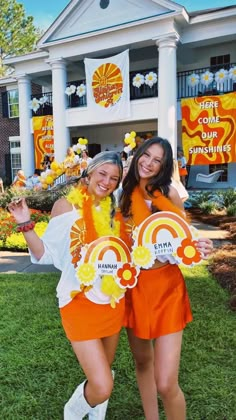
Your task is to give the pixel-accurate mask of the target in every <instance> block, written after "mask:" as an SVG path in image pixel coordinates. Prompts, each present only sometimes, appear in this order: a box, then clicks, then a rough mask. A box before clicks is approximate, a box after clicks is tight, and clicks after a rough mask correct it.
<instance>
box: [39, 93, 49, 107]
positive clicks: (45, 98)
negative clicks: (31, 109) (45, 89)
mask: <svg viewBox="0 0 236 420" xmlns="http://www.w3.org/2000/svg"><path fill="white" fill-rule="evenodd" d="M47 101H48V97H47V96H46V95H43V96H42V97H41V98H40V99H39V103H40V105H44V104H45V103H46V102H47Z"/></svg>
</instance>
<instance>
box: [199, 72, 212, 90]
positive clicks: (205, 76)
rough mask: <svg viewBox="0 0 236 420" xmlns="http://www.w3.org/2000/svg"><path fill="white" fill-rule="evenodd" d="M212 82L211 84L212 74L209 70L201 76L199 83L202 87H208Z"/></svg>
mask: <svg viewBox="0 0 236 420" xmlns="http://www.w3.org/2000/svg"><path fill="white" fill-rule="evenodd" d="M212 82H213V73H211V72H210V71H209V70H207V71H205V73H203V74H201V83H202V84H203V85H204V86H209V85H210V84H211V83H212Z"/></svg>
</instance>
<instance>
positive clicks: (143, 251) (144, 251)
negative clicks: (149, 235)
mask: <svg viewBox="0 0 236 420" xmlns="http://www.w3.org/2000/svg"><path fill="white" fill-rule="evenodd" d="M132 259H133V262H134V264H135V265H137V266H139V267H144V268H148V267H151V266H152V265H153V264H154V261H155V259H154V257H153V255H152V253H151V251H150V249H148V248H146V247H145V246H143V245H139V246H138V247H137V248H135V249H134V250H133V252H132Z"/></svg>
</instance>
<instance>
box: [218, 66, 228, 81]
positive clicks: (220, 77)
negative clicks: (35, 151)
mask: <svg viewBox="0 0 236 420" xmlns="http://www.w3.org/2000/svg"><path fill="white" fill-rule="evenodd" d="M227 79H228V70H225V69H220V70H219V71H217V72H216V74H215V81H216V82H217V83H224V82H225V80H227Z"/></svg>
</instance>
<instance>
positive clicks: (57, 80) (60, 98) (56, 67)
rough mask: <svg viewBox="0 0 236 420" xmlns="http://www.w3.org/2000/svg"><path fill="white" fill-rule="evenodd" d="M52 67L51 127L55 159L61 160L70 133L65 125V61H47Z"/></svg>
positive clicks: (68, 144) (68, 143) (64, 153)
mask: <svg viewBox="0 0 236 420" xmlns="http://www.w3.org/2000/svg"><path fill="white" fill-rule="evenodd" d="M48 62H49V64H50V65H51V68H52V97H53V127H54V151H55V160H56V161H57V162H59V163H60V162H62V161H63V160H64V158H65V155H66V150H67V148H68V147H69V146H70V133H69V129H68V128H67V127H66V95H65V89H66V81H67V74H66V62H65V60H63V59H62V58H58V59H55V60H52V61H48Z"/></svg>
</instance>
